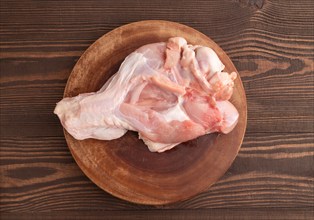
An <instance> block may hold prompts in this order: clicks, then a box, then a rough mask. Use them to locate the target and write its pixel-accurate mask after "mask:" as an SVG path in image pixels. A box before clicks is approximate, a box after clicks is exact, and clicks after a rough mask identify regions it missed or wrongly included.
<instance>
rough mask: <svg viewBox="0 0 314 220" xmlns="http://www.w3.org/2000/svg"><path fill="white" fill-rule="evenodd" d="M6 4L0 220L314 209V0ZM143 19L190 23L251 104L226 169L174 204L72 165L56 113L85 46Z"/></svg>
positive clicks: (275, 214)
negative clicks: (119, 190) (156, 202)
mask: <svg viewBox="0 0 314 220" xmlns="http://www.w3.org/2000/svg"><path fill="white" fill-rule="evenodd" d="M0 8H1V15H0V16H1V17H0V28H1V30H0V41H1V44H0V49H1V51H0V52H1V53H0V58H1V62H0V71H1V88H0V89H1V90H0V96H1V100H0V101H1V103H0V107H1V108H0V117H1V118H0V120H1V127H0V128H1V149H0V150H1V151H0V187H1V188H0V193H1V194H0V205H1V207H0V211H1V217H2V218H11V219H16V218H17V217H20V216H21V217H22V216H23V215H24V214H20V213H25V215H24V219H35V217H34V216H36V215H38V216H39V217H37V219H41V217H40V216H45V217H48V218H51V219H55V218H57V217H59V218H61V217H62V216H64V217H65V218H68V219H70V217H71V216H78V215H79V216H80V218H82V219H83V218H88V217H89V216H93V217H95V216H97V215H98V216H100V217H102V216H107V217H108V218H111V219H113V218H114V216H118V217H121V218H122V217H133V218H141V216H142V218H143V216H146V215H150V214H151V215H155V216H157V217H158V216H159V217H164V218H167V217H168V218H169V219H179V218H181V219H182V218H193V216H194V217H195V216H198V217H200V218H206V217H210V216H212V217H216V218H217V219H219V216H220V218H223V217H226V218H232V217H235V218H240V219H245V218H247V219H250V218H260V219H261V218H272V219H274V218H281V219H288V218H290V219H302V218H303V219H306V218H307V219H310V218H311V217H312V218H313V204H314V178H313V173H314V161H313V156H314V144H313V143H314V138H313V136H314V112H313V109H314V98H313V97H314V74H313V61H314V52H313V51H314V39H313V38H314V28H313V26H314V2H313V1H312V0H307V1H306V0H302V1H284V0H280V1H270V0H265V1H258V0H256V1H253V0H252V1H251V0H250V1H249V0H246V1H245V0H243V1H242V0H240V1H234V0H225V1H201V0H197V1H184V2H182V3H180V2H176V1H134V2H132V3H130V2H129V1H126V0H125V1H119V0H116V1H96V0H95V1H16V0H15V1H1V3H0ZM147 19H164V20H171V21H175V22H180V23H183V24H186V25H188V26H191V27H193V28H195V29H196V30H199V31H201V32H203V33H204V34H206V35H207V36H209V37H210V38H211V39H213V40H214V41H215V42H216V43H218V44H219V46H220V47H222V49H223V50H224V51H225V52H226V53H227V54H228V56H229V57H230V58H231V60H232V61H233V63H234V64H235V66H236V68H237V70H238V71H239V73H240V75H241V79H242V81H243V84H244V88H245V91H246V95H247V104H248V125H247V131H246V136H245V139H244V143H243V145H242V148H241V150H240V153H239V155H238V156H237V158H236V160H235V161H234V163H233V164H232V166H231V168H230V169H229V170H228V171H227V173H226V174H225V175H224V176H223V177H222V178H221V179H220V181H218V182H217V183H216V184H215V185H213V186H212V187H211V188H210V189H209V190H207V191H206V192H204V193H202V194H200V195H198V196H196V197H194V198H192V199H190V200H187V201H184V202H181V203H177V204H173V205H167V206H144V205H136V204H133V203H128V202H125V201H123V200H120V199H117V198H115V197H113V196H111V195H109V194H107V193H105V192H104V191H103V190H101V189H100V188H98V187H97V186H96V185H95V184H93V183H92V182H91V181H90V180H89V179H88V178H87V177H86V176H85V175H84V174H83V173H82V171H81V170H80V169H79V168H78V166H77V165H76V163H75V161H74V160H73V158H72V156H71V154H70V153H69V150H68V147H67V145H66V143H65V140H64V136H63V131H62V127H61V126H60V123H59V121H58V119H57V117H56V116H54V115H53V114H52V111H53V109H54V106H55V103H56V102H57V101H58V100H60V98H62V95H63V91H64V87H65V84H66V80H67V78H68V77H69V74H70V72H71V70H72V68H73V66H74V65H75V63H76V61H77V60H78V58H79V57H80V56H81V55H82V53H83V52H84V51H85V50H86V49H87V48H88V46H89V45H90V44H92V43H93V42H94V41H95V40H96V39H98V38H99V37H101V36H102V35H103V34H105V33H107V32H109V31H111V30H112V29H114V28H116V27H119V26H121V25H123V24H127V23H130V22H134V21H139V20H147ZM216 208H218V209H216ZM160 209H161V210H160ZM165 209H166V210H165ZM194 209H200V210H194ZM176 210H181V211H176ZM40 212H43V213H42V214H40ZM60 212H61V214H60ZM46 213H49V214H46ZM79 213H82V214H79ZM84 213H85V214H84ZM132 213H133V214H132ZM165 213H166V214H165ZM118 217H116V219H117V218H118ZM157 217H156V218H155V219H157Z"/></svg>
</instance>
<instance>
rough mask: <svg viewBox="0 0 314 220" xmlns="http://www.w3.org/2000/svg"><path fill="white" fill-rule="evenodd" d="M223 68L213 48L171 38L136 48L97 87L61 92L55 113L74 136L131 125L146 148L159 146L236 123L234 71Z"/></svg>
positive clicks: (108, 134)
mask: <svg viewBox="0 0 314 220" xmlns="http://www.w3.org/2000/svg"><path fill="white" fill-rule="evenodd" d="M224 68H225V67H224V64H223V63H222V62H221V61H220V59H219V58H218V56H217V54H216V53H215V52H214V51H213V50H212V49H210V48H208V47H203V46H193V45H189V44H187V42H186V40H185V39H184V38H181V37H174V38H170V39H169V40H168V42H161V43H154V44H148V45H145V46H142V47H141V48H139V49H137V50H136V51H134V52H133V53H131V54H130V55H129V56H127V57H126V58H125V60H124V62H123V63H122V64H121V66H120V69H119V71H118V72H117V73H116V74H115V75H114V76H113V77H112V78H111V79H110V80H109V81H108V82H107V83H106V84H105V85H104V86H103V87H102V88H101V89H100V90H99V91H98V92H92V93H84V94H80V95H78V96H76V97H72V98H64V99H62V100H61V101H60V102H59V103H57V106H56V108H55V111H54V113H55V114H57V115H58V117H59V118H60V121H61V123H62V125H63V127H64V128H65V129H66V130H67V131H68V132H69V133H70V134H71V135H72V136H73V137H74V138H76V139H78V140H83V139H87V138H95V139H100V140H112V139H116V138H119V137H121V136H123V135H124V134H125V133H126V132H127V130H133V131H138V133H139V137H140V138H141V139H143V141H144V142H145V144H146V145H147V146H148V148H149V150H150V151H152V152H156V151H157V152H163V151H165V150H169V149H171V148H173V147H174V146H176V145H178V144H179V143H181V142H185V141H188V140H191V139H194V138H197V137H199V136H201V135H205V134H208V133H212V132H222V133H229V132H230V131H231V130H232V129H233V128H234V127H235V125H236V124H237V121H238V117H239V114H238V111H237V110H236V108H235V107H234V106H233V105H232V104H231V103H230V102H229V101H228V100H229V99H230V97H231V95H232V93H233V86H234V80H235V78H236V76H237V74H236V73H235V72H232V73H231V74H229V73H227V72H223V70H224Z"/></svg>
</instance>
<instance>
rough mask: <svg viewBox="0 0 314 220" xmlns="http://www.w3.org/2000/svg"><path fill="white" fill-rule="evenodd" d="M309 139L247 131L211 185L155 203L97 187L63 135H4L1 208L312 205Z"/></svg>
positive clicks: (306, 135) (0, 166) (0, 162)
mask: <svg viewBox="0 0 314 220" xmlns="http://www.w3.org/2000/svg"><path fill="white" fill-rule="evenodd" d="M313 143H314V136H313V134H312V133H304V134H290V133H284V134H269V135H267V136H266V135H265V134H263V133H260V134H248V135H247V136H246V137H245V140H244V143H243V146H242V148H241V150H240V153H239V155H238V157H237V158H236V160H235V162H234V163H233V165H232V166H231V168H230V169H229V170H228V171H227V173H226V174H225V175H224V176H223V178H222V179H221V180H220V181H218V182H217V183H216V184H215V185H214V186H213V187H211V188H210V189H209V190H207V191H206V192H204V193H202V194H200V195H198V196H196V197H194V198H192V199H190V200H187V201H184V202H181V203H177V204H172V205H168V206H159V207H154V206H142V205H136V204H131V203H128V202H125V201H122V200H120V199H117V198H114V197H113V196H111V195H109V194H107V193H105V192H104V191H102V190H101V189H99V188H98V187H97V186H96V185H95V184H93V183H92V182H91V181H90V180H89V179H88V178H87V177H85V175H84V174H83V173H82V171H81V170H80V169H79V168H78V166H77V165H76V163H75V162H74V160H73V159H72V156H71V154H70V153H69V150H68V148H67V146H66V143H65V141H64V138H61V137H46V138H37V137H29V138H24V137H22V138H17V137H15V138H2V139H1V152H0V172H1V173H0V175H1V180H0V187H1V195H0V198H1V199H0V200H1V208H0V210H1V211H16V212H21V211H48V210H55V211H66V210H69V209H70V210H72V209H74V210H125V209H134V208H135V209H147V208H149V209H155V208H162V209H164V208H166V209H194V208H206V209H207V208H243V207H246V208H273V207H283V208H284V207H286V208H287V207H291V208H293V207H308V208H310V207H312V205H313V203H314V187H313V181H314V178H313V175H312V174H313V173H314V161H313V156H314V145H313ZM91 201H93V202H91Z"/></svg>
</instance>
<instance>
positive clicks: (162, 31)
mask: <svg viewBox="0 0 314 220" xmlns="http://www.w3.org/2000/svg"><path fill="white" fill-rule="evenodd" d="M173 36H181V37H184V38H185V39H186V40H187V41H188V43H190V44H199V45H204V46H208V47H211V48H212V49H214V50H215V51H216V53H217V54H218V56H219V57H220V59H221V60H222V62H223V63H224V64H225V66H226V70H227V71H228V72H231V71H236V69H235V67H234V65H233V64H232V62H231V60H230V59H229V57H228V56H227V55H226V54H225V52H224V51H223V50H222V49H221V48H220V47H219V46H218V45H217V44H216V43H214V42H213V41H212V40H211V39H209V38H208V37H207V36H205V35H203V34H202V33H200V32H198V31H196V30H194V29H192V28H190V27H187V26H185V25H182V24H178V23H174V22H168V21H155V20H154V21H141V22H135V23H131V24H128V25H124V26H122V27H119V28H117V29H115V30H113V31H111V32H109V33H107V34H105V35H104V36H102V37H101V38H99V39H98V40H97V41H96V42H95V43H93V44H92V45H91V46H90V47H89V48H88V49H87V50H86V52H85V53H84V54H83V55H82V57H81V58H80V59H79V61H78V62H77V64H76V65H75V67H74V69H73V71H72V73H71V75H70V77H69V79H68V82H67V85H66V88H65V92H64V97H71V96H75V95H78V94H79V93H84V92H92V91H97V90H98V89H100V88H101V86H102V85H103V84H104V83H105V82H106V80H107V79H109V77H110V76H111V75H112V74H114V73H115V72H116V71H117V70H118V68H119V66H120V64H121V62H122V61H123V59H124V58H125V57H126V56H127V55H128V54H130V53H131V52H132V51H134V50H135V49H137V48H139V47H140V46H142V45H145V44H148V43H155V42H161V41H166V40H167V39H168V38H169V37H173ZM231 102H232V103H233V104H234V105H235V106H236V108H237V109H238V111H239V113H240V118H239V122H238V125H237V126H236V128H235V129H234V130H233V131H232V132H231V133H229V134H228V135H218V134H211V135H206V136H203V137H200V138H198V139H195V140H192V141H189V142H187V143H182V144H180V145H179V146H177V147H175V148H174V149H172V150H170V151H167V152H165V153H161V154H159V153H151V152H150V151H149V150H148V148H147V147H146V146H145V145H144V143H143V142H142V141H141V140H139V139H138V136H137V133H135V132H128V133H127V134H126V135H124V136H123V137H122V138H119V139H117V140H113V141H99V140H94V139H88V140H84V141H78V140H75V139H74V138H73V137H72V136H71V135H69V134H68V133H67V132H66V131H65V138H66V141H67V144H68V146H69V148H70V150H71V153H72V155H73V157H74V159H75V160H76V162H77V164H78V165H79V167H80V168H81V169H82V170H83V172H84V173H85V174H86V175H87V176H88V177H89V178H90V179H91V180H92V181H93V182H94V183H95V184H97V185H98V186H99V187H100V188H102V189H104V190H105V191H107V192H109V193H111V194H112V195H114V196H116V197H119V198H121V199H124V200H128V201H131V202H135V203H141V204H153V205H161V204H167V203H173V202H177V201H182V200H185V199H188V198H190V197H192V196H194V195H196V194H198V193H200V192H202V191H204V190H206V189H208V188H209V187H210V186H211V185H212V184H213V183H215V182H216V181H217V180H218V179H219V178H220V177H221V176H222V175H223V174H224V173H225V172H226V171H227V169H228V168H229V167H230V165H231V163H232V162H233V160H234V159H235V157H236V155H237V153H238V151H239V149H240V146H241V144H242V140H243V137H244V133H245V128H246V118H247V110H246V97H245V92H244V89H243V86H242V82H241V79H240V76H239V77H238V78H237V79H236V81H235V90H234V95H233V96H232V99H231Z"/></svg>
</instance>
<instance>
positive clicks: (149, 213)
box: [1, 209, 314, 220]
mask: <svg viewBox="0 0 314 220" xmlns="http://www.w3.org/2000/svg"><path fill="white" fill-rule="evenodd" d="M283 213H284V214H285V215H283ZM313 216H314V212H313V209H270V210H269V209H267V210H266V209H256V210H254V209H253V210H246V209H228V210H225V209H207V210H189V211H187V210H135V211H132V212H129V211H100V212H92V211H87V212H83V213H82V212H73V211H72V212H71V211H67V212H43V213H42V212H41V213H39V214H37V213H36V214H34V213H2V214H1V219H3V220H4V219H12V220H15V219H17V218H18V219H31V220H37V219H38V220H41V219H47V220H50V219H73V218H75V219H78V220H80V219H110V220H115V219H146V218H148V217H149V219H152V220H155V219H156V220H159V219H170V220H176V219H178V220H179V219H180V220H187V219H217V220H220V219H221V220H225V219H241V220H248V219H257V220H258V219H282V220H290V219H291V220H295V219H298V220H301V219H312V218H313Z"/></svg>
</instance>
